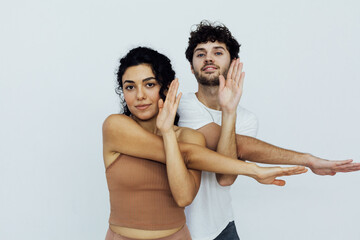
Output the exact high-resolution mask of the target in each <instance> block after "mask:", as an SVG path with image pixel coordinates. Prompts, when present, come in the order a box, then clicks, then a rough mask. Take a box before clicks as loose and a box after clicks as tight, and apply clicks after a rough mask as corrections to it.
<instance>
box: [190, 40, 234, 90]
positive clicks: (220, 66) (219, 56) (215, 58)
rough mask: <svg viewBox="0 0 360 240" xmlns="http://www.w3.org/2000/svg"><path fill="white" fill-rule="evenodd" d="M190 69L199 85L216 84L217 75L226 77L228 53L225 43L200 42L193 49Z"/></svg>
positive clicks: (217, 82)
mask: <svg viewBox="0 0 360 240" xmlns="http://www.w3.org/2000/svg"><path fill="white" fill-rule="evenodd" d="M192 60H193V62H192V66H191V71H192V73H193V74H194V75H195V77H196V80H197V81H198V83H200V84H201V85H205V86H218V85H219V76H220V75H223V76H224V77H225V78H226V75H227V72H228V70H229V67H230V63H231V59H230V53H229V51H228V50H227V48H226V45H225V43H221V42H218V41H215V42H206V43H200V44H198V45H197V46H196V48H195V49H194V54H193V59H192Z"/></svg>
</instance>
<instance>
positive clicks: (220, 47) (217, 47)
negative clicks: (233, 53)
mask: <svg viewBox="0 0 360 240" xmlns="http://www.w3.org/2000/svg"><path fill="white" fill-rule="evenodd" d="M214 48H215V49H222V50H224V51H225V48H224V47H222V46H216V47H214Z"/></svg>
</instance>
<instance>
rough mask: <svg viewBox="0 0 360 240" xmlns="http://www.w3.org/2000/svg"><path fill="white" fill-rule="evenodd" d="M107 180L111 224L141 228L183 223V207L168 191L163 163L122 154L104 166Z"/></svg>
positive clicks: (159, 227)
mask: <svg viewBox="0 0 360 240" xmlns="http://www.w3.org/2000/svg"><path fill="white" fill-rule="evenodd" d="M106 179H107V183H108V188H109V193H110V208H111V213H110V219H109V223H110V224H113V225H116V226H121V227H128V228H136V229H143V230H166V229H172V228H177V227H181V226H182V225H184V224H185V214H184V208H182V207H179V206H178V205H177V204H176V202H175V200H174V198H173V196H172V194H171V191H170V186H169V182H168V178H167V173H166V166H165V164H162V163H159V162H155V161H151V160H146V159H141V158H136V157H132V156H128V155H124V154H121V155H120V156H119V157H118V158H117V159H116V160H115V161H114V162H113V163H112V164H110V166H108V168H107V169H106Z"/></svg>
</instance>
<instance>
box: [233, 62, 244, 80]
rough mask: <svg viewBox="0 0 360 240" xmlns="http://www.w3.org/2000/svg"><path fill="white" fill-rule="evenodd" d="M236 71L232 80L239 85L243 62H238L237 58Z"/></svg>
mask: <svg viewBox="0 0 360 240" xmlns="http://www.w3.org/2000/svg"><path fill="white" fill-rule="evenodd" d="M237 66H238V68H237V72H236V75H235V76H234V78H233V79H234V81H235V83H236V85H237V86H239V81H240V79H241V74H242V69H243V63H242V62H240V60H239V59H238V62H237Z"/></svg>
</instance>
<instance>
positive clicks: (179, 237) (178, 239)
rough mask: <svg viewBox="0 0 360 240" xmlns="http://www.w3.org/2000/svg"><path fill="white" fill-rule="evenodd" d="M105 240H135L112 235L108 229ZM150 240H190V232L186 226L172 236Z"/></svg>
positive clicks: (115, 234)
mask: <svg viewBox="0 0 360 240" xmlns="http://www.w3.org/2000/svg"><path fill="white" fill-rule="evenodd" d="M105 240H136V239H135V238H128V237H123V236H121V235H119V234H117V233H114V232H113V231H112V230H111V229H110V228H109V229H108V231H107V233H106V238H105ZM152 240H191V236H190V232H189V229H188V227H187V226H186V224H185V225H184V227H183V228H181V229H180V230H179V231H177V232H176V233H174V234H171V235H170V236H167V237H163V238H156V239H152Z"/></svg>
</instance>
